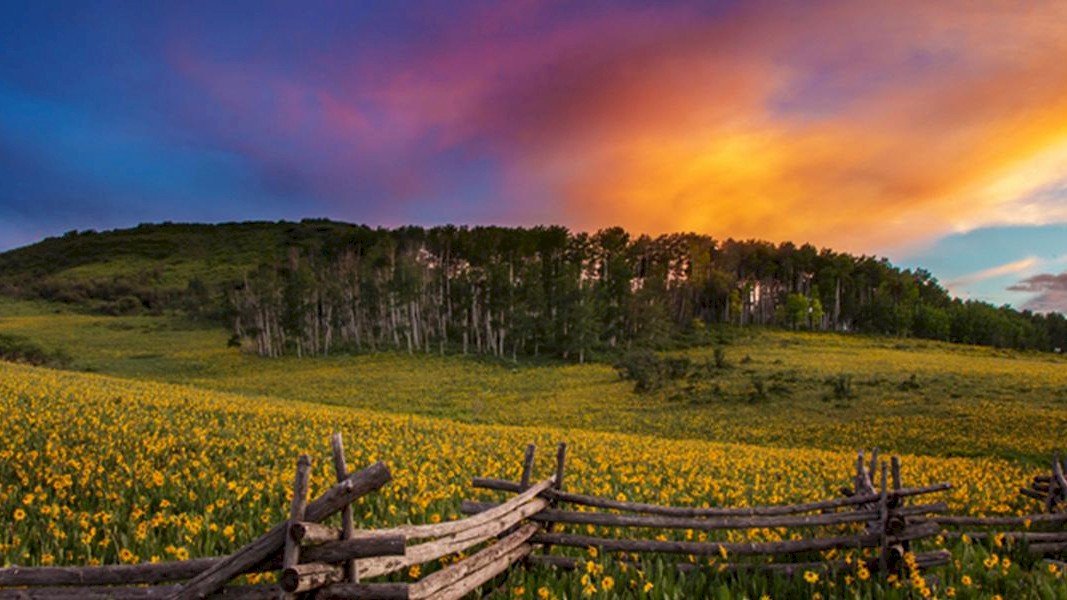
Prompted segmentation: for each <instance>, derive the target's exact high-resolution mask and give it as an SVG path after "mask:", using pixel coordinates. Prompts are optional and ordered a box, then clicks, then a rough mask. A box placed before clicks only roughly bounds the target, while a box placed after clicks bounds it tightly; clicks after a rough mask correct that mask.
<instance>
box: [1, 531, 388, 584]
mask: <svg viewBox="0 0 1067 600" xmlns="http://www.w3.org/2000/svg"><path fill="white" fill-rule="evenodd" d="M355 541H356V542H358V543H350V544H347V545H346V544H338V545H336V546H333V547H326V548H324V549H323V548H322V547H321V546H315V547H307V548H305V549H304V551H303V553H302V554H303V559H304V560H305V561H307V562H314V561H319V562H323V560H322V559H324V558H325V559H332V560H336V562H341V561H343V560H347V559H349V558H368V557H374V556H389V555H402V554H403V553H404V548H405V542H404V537H403V536H379V535H364V536H362V537H360V538H356V540H355ZM338 557H339V558H338ZM224 560H226V557H212V558H194V559H192V560H182V561H174V562H161V563H142V564H137V565H102V566H95V567H8V568H5V569H0V587H3V586H61V585H70V586H94V585H122V584H135V583H165V582H170V581H182V580H184V579H191V578H193V577H196V576H197V575H199V574H201V573H203V572H204V571H206V570H207V569H209V568H211V567H213V566H215V565H217V564H218V563H220V562H222V561H224ZM281 564H282V562H281V557H280V556H279V555H278V554H275V555H274V556H273V557H271V558H270V559H268V560H266V561H263V562H261V563H258V564H256V565H253V566H252V567H251V568H249V569H248V570H247V571H244V573H254V572H260V571H271V570H274V569H277V568H280V567H281ZM242 574H243V573H242ZM168 589H170V588H168ZM174 589H177V588H176V587H175V588H174Z"/></svg>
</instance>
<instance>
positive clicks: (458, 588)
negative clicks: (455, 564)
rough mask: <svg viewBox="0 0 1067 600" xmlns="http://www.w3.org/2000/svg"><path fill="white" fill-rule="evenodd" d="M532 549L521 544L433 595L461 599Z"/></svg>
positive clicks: (438, 599)
mask: <svg viewBox="0 0 1067 600" xmlns="http://www.w3.org/2000/svg"><path fill="white" fill-rule="evenodd" d="M532 550H533V546H531V545H530V544H520V545H519V546H517V547H515V548H512V549H511V550H509V551H507V552H506V553H504V554H503V555H501V556H499V557H497V558H495V559H494V560H493V561H492V562H490V563H489V564H487V565H486V566H484V567H482V568H481V569H479V570H477V571H474V572H473V573H470V574H468V575H467V576H466V577H464V578H463V579H460V580H459V581H457V582H455V583H453V584H451V585H449V586H447V587H444V588H441V589H439V590H437V592H435V593H434V594H433V595H432V597H433V598H435V599H437V600H459V599H460V598H463V597H464V596H466V595H467V594H469V593H471V592H473V591H474V590H476V589H478V588H479V587H481V586H482V585H484V584H485V583H486V582H488V581H490V580H492V579H493V578H494V577H496V576H497V575H499V574H501V573H503V572H504V571H506V570H507V569H508V567H510V566H511V565H513V564H515V563H516V562H517V561H520V560H522V559H523V558H525V557H527V556H529V555H530V552H531V551H532Z"/></svg>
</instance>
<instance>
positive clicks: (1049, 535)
mask: <svg viewBox="0 0 1067 600" xmlns="http://www.w3.org/2000/svg"><path fill="white" fill-rule="evenodd" d="M941 535H942V536H944V537H945V538H946V539H959V538H961V537H963V536H967V537H968V538H970V539H972V540H975V541H984V540H989V539H992V538H994V537H996V536H998V535H1002V536H1004V539H1006V540H1012V541H1017V542H1022V541H1025V542H1027V543H1032V542H1067V531H943V532H941Z"/></svg>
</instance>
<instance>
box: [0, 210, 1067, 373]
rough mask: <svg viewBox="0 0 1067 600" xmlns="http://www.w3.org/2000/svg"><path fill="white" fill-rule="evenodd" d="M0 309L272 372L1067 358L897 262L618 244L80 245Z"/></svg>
mask: <svg viewBox="0 0 1067 600" xmlns="http://www.w3.org/2000/svg"><path fill="white" fill-rule="evenodd" d="M0 293H3V294H8V295H16V296H22V297H34V298H43V299H47V300H56V301H61V302H68V303H73V304H77V305H80V306H84V307H88V308H91V309H94V310H99V311H103V312H109V313H114V314H128V313H131V312H148V313H159V312H160V311H163V310H181V311H183V312H186V313H188V314H189V315H191V316H193V317H194V318H198V319H202V320H205V319H206V320H212V321H215V322H222V323H225V324H226V325H227V326H231V327H234V329H235V333H237V334H238V336H239V337H240V338H242V339H243V340H244V341H246V342H248V345H249V347H253V348H255V349H256V350H257V351H258V352H260V353H261V354H265V355H277V354H282V353H286V352H291V353H296V354H308V353H310V354H321V353H325V352H328V351H331V350H339V349H353V350H357V351H358V350H365V349H371V350H374V349H380V348H383V347H388V348H399V349H404V350H408V351H411V352H414V351H417V350H418V351H423V352H429V351H434V352H446V351H461V352H472V353H479V354H489V355H493V356H496V357H504V356H510V357H511V358H512V359H513V360H514V359H515V358H516V357H517V356H518V355H520V354H523V355H530V356H537V355H541V354H549V355H554V356H559V357H563V358H567V359H572V360H577V361H579V362H580V361H584V360H586V359H587V358H588V357H590V356H592V355H612V354H614V355H617V354H618V353H619V352H621V351H623V349H625V348H629V347H634V346H642V347H648V348H653V349H664V350H666V349H673V348H680V347H685V346H687V345H694V344H696V345H700V344H707V343H713V342H714V343H718V344H725V343H729V341H730V338H731V337H732V336H734V335H736V331H737V330H738V329H739V328H738V327H736V326H748V325H773V324H778V325H781V326H784V327H788V328H793V329H812V330H829V331H858V332H868V333H881V334H886V335H893V336H915V337H921V338H929V339H935V340H943V341H952V342H960V343H971V344H981V345H989V346H996V347H1003V348H1017V349H1035V350H1046V351H1051V350H1054V349H1056V348H1067V319H1065V318H1064V316H1063V315H1060V314H1050V315H1043V314H1033V313H1030V312H1027V311H1023V312H1019V311H1016V310H1014V309H1011V308H1010V307H995V306H992V305H989V304H985V303H981V302H971V301H967V302H963V301H961V300H958V299H953V298H951V297H950V296H949V295H948V293H947V292H946V291H945V290H944V288H942V287H941V286H940V284H939V283H938V282H937V280H936V279H935V278H933V277H932V276H931V275H930V273H928V272H926V271H924V270H922V269H916V270H906V269H899V268H896V267H894V266H893V265H891V264H889V262H888V261H886V260H885V259H878V258H876V257H867V256H853V255H849V254H844V253H837V252H833V251H831V250H827V249H822V250H819V249H816V248H815V247H813V246H811V245H803V246H799V247H798V246H796V245H795V244H792V243H788V242H787V243H783V244H779V245H774V244H770V243H767V242H760V241H737V240H726V241H718V240H713V239H712V238H710V237H708V236H703V235H696V234H689V233H686V234H672V235H663V236H659V237H656V238H652V237H649V236H633V235H630V234H628V233H627V232H626V231H624V230H622V229H620V228H617V227H615V228H608V229H604V230H601V231H599V232H596V233H593V234H587V233H574V232H570V231H568V230H567V229H565V228H562V227H534V228H528V229H523V228H501V227H456V226H450V225H449V226H442V227H434V228H430V229H425V228H421V227H401V228H397V229H392V230H387V229H380V228H379V229H373V228H370V227H366V226H359V225H351V224H347V223H338V222H333V221H327V220H321V219H308V220H304V221H301V222H299V223H291V222H278V223H269V222H250V223H224V224H219V225H198V224H172V223H164V224H159V225H140V226H138V227H136V228H132V229H125V230H116V231H109V232H103V233H97V232H93V231H84V232H69V233H67V234H66V235H64V236H62V237H56V238H48V239H46V240H43V241H41V242H39V243H37V244H33V245H31V246H27V247H25V248H19V249H17V250H12V251H9V252H5V253H2V254H0ZM134 298H135V299H136V300H137V302H136V303H134V302H133V301H132V299H134ZM724 325H728V326H724ZM729 326H734V327H729Z"/></svg>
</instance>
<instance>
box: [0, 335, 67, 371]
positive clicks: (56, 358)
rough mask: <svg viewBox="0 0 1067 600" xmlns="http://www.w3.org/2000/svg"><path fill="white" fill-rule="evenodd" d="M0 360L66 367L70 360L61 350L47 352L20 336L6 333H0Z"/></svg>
mask: <svg viewBox="0 0 1067 600" xmlns="http://www.w3.org/2000/svg"><path fill="white" fill-rule="evenodd" d="M0 360H6V361H10V362H20V363H28V364H31V365H37V366H49V367H67V366H69V365H70V362H71V359H70V356H68V355H67V354H66V353H65V352H63V351H61V350H56V351H54V352H49V351H47V350H45V349H44V348H41V347H40V346H38V345H37V344H35V343H33V342H32V341H30V340H28V339H26V338H24V337H22V336H16V335H6V334H0Z"/></svg>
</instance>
